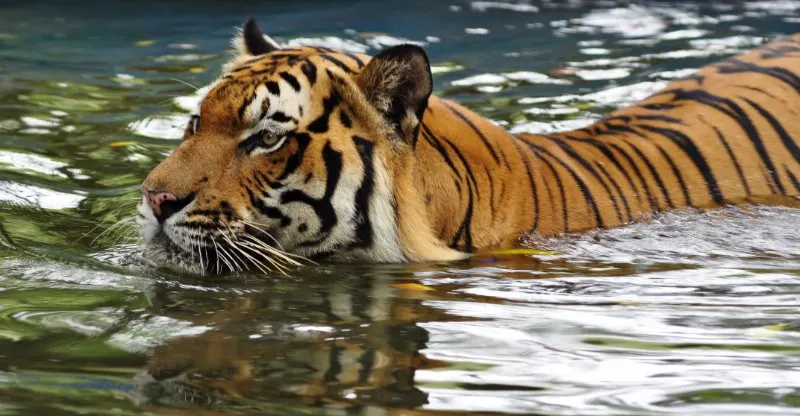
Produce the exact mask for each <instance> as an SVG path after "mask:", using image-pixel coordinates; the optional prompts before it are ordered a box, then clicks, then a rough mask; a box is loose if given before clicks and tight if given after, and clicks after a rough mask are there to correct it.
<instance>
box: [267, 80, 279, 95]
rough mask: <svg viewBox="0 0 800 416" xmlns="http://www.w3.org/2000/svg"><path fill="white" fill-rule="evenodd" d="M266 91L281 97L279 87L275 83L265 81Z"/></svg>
mask: <svg viewBox="0 0 800 416" xmlns="http://www.w3.org/2000/svg"><path fill="white" fill-rule="evenodd" d="M265 85H266V86H267V90H268V91H269V93H270V94H272V95H281V87H280V85H278V83H277V82H275V81H267V82H266V84H265Z"/></svg>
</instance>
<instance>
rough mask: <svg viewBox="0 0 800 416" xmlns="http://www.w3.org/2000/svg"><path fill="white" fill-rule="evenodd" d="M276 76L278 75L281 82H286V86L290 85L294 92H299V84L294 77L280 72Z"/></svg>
mask: <svg viewBox="0 0 800 416" xmlns="http://www.w3.org/2000/svg"><path fill="white" fill-rule="evenodd" d="M278 75H280V77H281V78H283V80H284V81H286V83H287V84H289V85H291V86H292V88H293V89H294V90H295V91H297V92H299V91H300V83H299V82H298V81H297V78H295V76H294V75H292V74H290V73H288V72H281V73H280V74H278Z"/></svg>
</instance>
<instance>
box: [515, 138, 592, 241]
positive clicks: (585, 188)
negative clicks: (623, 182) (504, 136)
mask: <svg viewBox="0 0 800 416" xmlns="http://www.w3.org/2000/svg"><path fill="white" fill-rule="evenodd" d="M526 143H527V142H526ZM527 144H528V146H531V148H532V149H534V151H535V152H541V153H544V154H546V155H547V156H549V157H551V158H552V159H553V160H554V161H556V162H557V163H558V164H559V165H561V167H563V168H564V169H566V170H567V172H569V174H570V176H572V179H574V180H575V183H576V184H577V185H578V188H579V189H580V190H581V193H582V194H583V198H584V199H585V200H586V201H587V202H588V203H589V207H590V208H591V209H592V213H593V214H594V219H595V222H596V223H597V227H599V228H605V222H603V217H602V216H601V215H600V209H599V208H598V207H597V202H596V201H595V199H594V195H592V192H591V191H590V190H589V187H588V186H586V183H585V182H584V181H583V179H581V177H580V175H578V173H577V172H575V170H573V169H572V167H570V166H569V165H568V164H566V163H565V162H564V161H563V160H561V159H559V158H557V157H555V155H553V154H552V153H550V151H549V150H547V149H546V148H544V147H542V146H538V145H535V144H532V143H527ZM542 159H544V158H542Z"/></svg>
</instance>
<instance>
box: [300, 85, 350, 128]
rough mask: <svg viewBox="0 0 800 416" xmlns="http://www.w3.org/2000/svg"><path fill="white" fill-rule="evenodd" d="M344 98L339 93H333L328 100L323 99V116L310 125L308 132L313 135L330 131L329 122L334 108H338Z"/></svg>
mask: <svg viewBox="0 0 800 416" xmlns="http://www.w3.org/2000/svg"><path fill="white" fill-rule="evenodd" d="M341 101H342V98H341V97H340V96H339V93H338V92H336V91H335V90H334V91H331V95H330V96H329V97H328V98H323V99H322V114H320V116H319V117H318V118H317V119H316V120H314V121H312V122H311V124H309V125H308V131H310V132H312V133H325V132H326V131H328V121H329V119H330V117H331V113H332V112H333V109H334V107H336V106H337V105H338V104H339V103H340V102H341Z"/></svg>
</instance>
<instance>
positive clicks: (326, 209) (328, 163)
mask: <svg viewBox="0 0 800 416" xmlns="http://www.w3.org/2000/svg"><path fill="white" fill-rule="evenodd" d="M322 159H323V160H324V161H325V169H326V171H327V173H328V175H327V176H328V177H327V178H326V180H325V195H323V196H322V198H320V199H316V198H312V197H311V196H309V195H308V194H306V193H305V192H303V191H300V190H298V189H293V190H290V191H286V192H284V193H283V194H282V195H281V203H282V204H288V203H291V202H301V203H305V204H308V205H310V206H311V207H312V208H313V209H314V212H315V213H316V214H317V216H318V217H319V220H320V224H321V225H320V230H319V237H318V238H324V237H325V236H326V235H325V234H326V233H328V232H329V231H330V230H331V229H332V228H333V227H334V226H335V225H336V224H337V222H338V219H337V218H336V211H335V210H334V209H333V204H332V203H331V198H332V197H333V193H334V192H335V191H336V186H337V185H338V184H339V177H340V176H341V174H342V153H341V152H338V151H336V150H333V148H331V143H330V142H327V143H325V147H324V148H323V149H322ZM319 241H320V240H319V239H318V240H317V241H316V242H319ZM310 244H313V243H303V245H310Z"/></svg>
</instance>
